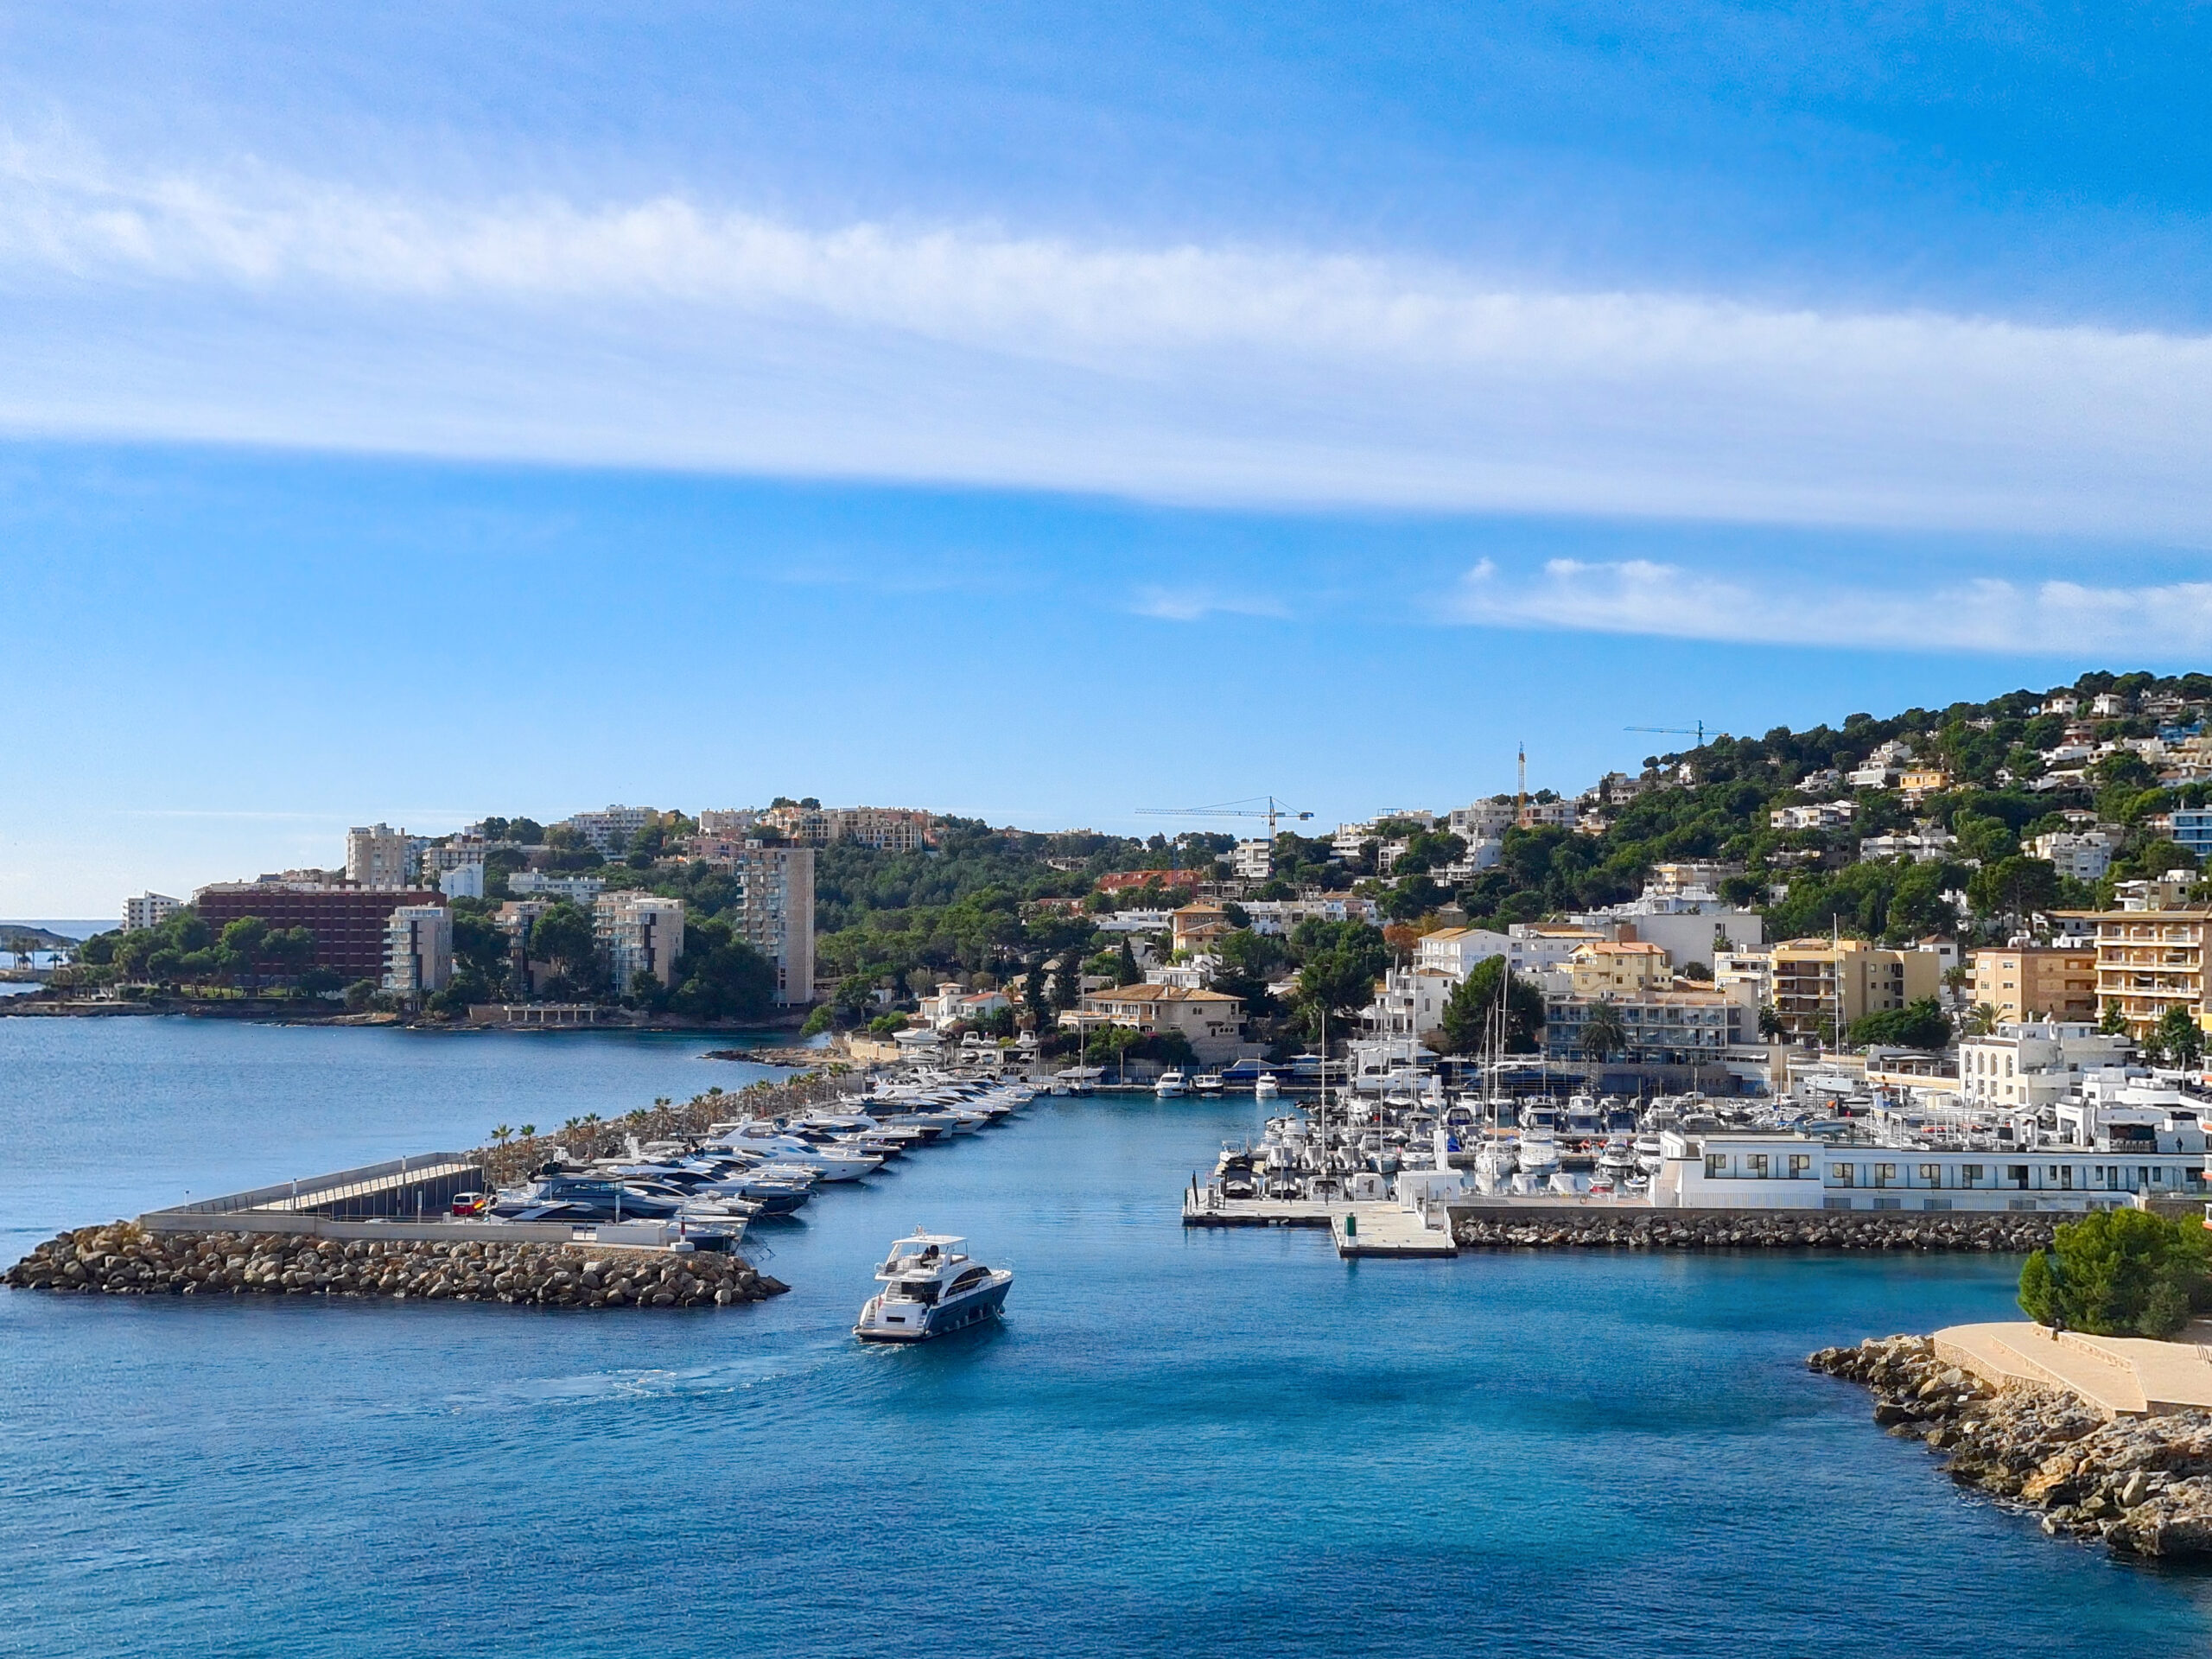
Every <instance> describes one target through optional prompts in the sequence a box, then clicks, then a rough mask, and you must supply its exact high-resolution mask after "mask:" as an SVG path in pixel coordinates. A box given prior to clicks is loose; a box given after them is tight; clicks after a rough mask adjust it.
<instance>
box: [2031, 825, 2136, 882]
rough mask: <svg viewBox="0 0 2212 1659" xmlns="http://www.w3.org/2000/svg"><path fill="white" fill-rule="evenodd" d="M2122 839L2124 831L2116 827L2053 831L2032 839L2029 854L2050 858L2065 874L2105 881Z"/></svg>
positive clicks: (2079, 878) (2058, 869) (2080, 878)
mask: <svg viewBox="0 0 2212 1659" xmlns="http://www.w3.org/2000/svg"><path fill="white" fill-rule="evenodd" d="M2119 850H2120V832H2119V831H2118V830H2114V829H2088V830H2082V831H2078V832H2076V831H2070V830H2064V829H2053V830H2050V831H2049V832H2047V833H2045V834H2044V835H2040V836H2035V837H2034V838H2032V839H2031V841H2030V842H2028V855H2029V856H2030V857H2031V858H2041V859H2046V860H2048V861H2050V863H2051V864H2052V865H2053V866H2055V867H2056V869H2057V871H2058V873H2059V874H2061V875H2070V876H2072V877H2073V878H2074V879H2075V880H2076V881H2101V880H2103V879H2104V876H2105V873H2106V872H2107V870H2109V869H2111V868H2112V861H2113V854H2115V853H2117V852H2118V851H2119Z"/></svg>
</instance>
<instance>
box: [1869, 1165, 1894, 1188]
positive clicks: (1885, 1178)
mask: <svg viewBox="0 0 2212 1659" xmlns="http://www.w3.org/2000/svg"><path fill="white" fill-rule="evenodd" d="M1895 1179H1897V1166H1896V1165H1895V1164H1877V1165H1875V1166H1874V1185H1877V1186H1887V1185H1889V1184H1890V1183H1891V1181H1894V1180H1895Z"/></svg>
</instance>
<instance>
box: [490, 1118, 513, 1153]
mask: <svg viewBox="0 0 2212 1659" xmlns="http://www.w3.org/2000/svg"><path fill="white" fill-rule="evenodd" d="M513 1135H514V1131H513V1130H512V1128H508V1127H507V1125H505V1123H502V1124H500V1125H499V1127H498V1128H495V1129H493V1131H492V1139H493V1141H496V1142H497V1143H498V1144H499V1145H500V1146H503V1147H504V1146H505V1145H506V1144H507V1142H508V1141H509V1140H511V1139H512V1137H513Z"/></svg>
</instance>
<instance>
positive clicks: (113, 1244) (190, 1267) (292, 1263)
mask: <svg viewBox="0 0 2212 1659" xmlns="http://www.w3.org/2000/svg"><path fill="white" fill-rule="evenodd" d="M0 1283H4V1284H7V1285H10V1286H12V1287H15V1288H16V1289H19V1290H46V1291H55V1292H73V1293H77V1294H92V1293H99V1294H105V1295H110V1296H238V1295H263V1296H350V1297H367V1296H386V1297H391V1298H392V1299H394V1300H405V1299H408V1298H410V1297H412V1298H416V1299H419V1300H423V1301H432V1302H435V1301H456V1302H507V1303H531V1304H534V1305H537V1306H547V1307H730V1306H737V1305H739V1304H741V1303H746V1302H758V1301H761V1300H766V1298H768V1297H770V1296H774V1295H778V1294H781V1293H782V1292H783V1291H785V1290H786V1289H787V1288H789V1287H787V1286H785V1285H783V1284H781V1283H779V1282H778V1281H776V1280H773V1279H771V1278H768V1277H767V1276H766V1275H765V1274H761V1273H760V1272H758V1271H756V1270H755V1269H754V1268H753V1264H752V1263H751V1262H747V1261H746V1260H745V1259H744V1258H743V1257H742V1256H737V1255H721V1254H718V1253H715V1252H710V1251H703V1250H702V1251H696V1252H687V1253H685V1254H682V1255H675V1254H669V1253H664V1252H662V1251H658V1250H626V1249H580V1248H578V1247H576V1246H575V1245H570V1244H537V1243H520V1242H518V1243H505V1242H496V1241H493V1242H480V1241H476V1240H468V1241H466V1242H460V1241H456V1242H453V1243H443V1242H441V1243H416V1242H413V1241H402V1240H392V1241H385V1240H381V1239H378V1240H361V1239H346V1240H340V1239H331V1238H314V1237H310V1236H294V1235H284V1234H270V1233H221V1232H207V1233H153V1232H149V1231H148V1230H146V1229H144V1228H143V1227H141V1226H139V1225H138V1224H137V1223H135V1222H125V1221H119V1222H117V1223H115V1224H112V1225H111V1226H106V1227H83V1228H79V1229H78V1230H76V1231H74V1232H67V1233H63V1234H61V1235H60V1236H59V1237H56V1238H52V1239H49V1240H48V1241H47V1242H46V1243H43V1244H41V1245H40V1246H39V1247H38V1248H37V1249H35V1250H33V1251H32V1252H31V1253H30V1255H27V1256H25V1257H24V1258H23V1259H22V1261H20V1262H16V1265H15V1266H14V1267H12V1268H9V1269H8V1271H7V1272H6V1274H0Z"/></svg>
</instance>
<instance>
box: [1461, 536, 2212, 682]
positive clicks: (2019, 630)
mask: <svg viewBox="0 0 2212 1659" xmlns="http://www.w3.org/2000/svg"><path fill="white" fill-rule="evenodd" d="M1450 608H1451V612H1452V614H1453V615H1454V616H1456V617H1457V618H1458V619H1459V620H1461V621H1465V622H1471V623H1486V624H1491V625H1493V626H1508V627H1533V628H1558V629H1565V630H1573V631H1578V632H1599V633H1625V634H1644V635H1656V636H1662V637H1667V638H1673V639H1726V640H1736V641H1744V642H1749V643H1765V644H1789V645H1829V646H1838V647H1842V648H1845V649H1855V650H1883V651H1887V650H1908V651H1966V652H2009V653H2031V654H2050V655H2054V656H2058V655H2063V656H2094V655H2096V654H2098V653H2101V652H2103V653H2118V654H2119V655H2120V656H2124V657H2126V658H2127V659H2128V660H2129V661H2136V660H2146V661H2158V660H2171V659H2172V658H2176V657H2183V656H2190V655H2201V654H2202V653H2203V652H2206V651H2208V650H2212V582H2170V583H2165V584H2162V585H2156V586H2147V587H2140V588H2092V587H2087V586H2084V585H2083V584H2082V583H2079V582H2033V583H2019V582H2006V581H2003V580H2001V579H1999V578H1995V577H1986V578H1981V579H1978V580H1975V581H1971V582H1961V583H1956V584H1953V585H1949V586H1942V587H1934V588H1922V587H1916V586H1915V585H1914V581H1913V577H1912V576H1911V575H1910V573H1906V574H1904V575H1901V576H1900V577H1899V578H1898V579H1897V581H1896V582H1893V583H1892V584H1891V585H1890V586H1889V587H1888V588H1882V589H1877V588H1872V587H1867V586H1847V585H1839V584H1826V585H1816V584H1813V583H1809V582H1802V581H1793V580H1790V579H1789V578H1786V577H1779V578H1763V579H1743V578H1728V577H1720V576H1714V575H1700V574H1699V573H1697V572H1694V571H1691V570H1687V569H1683V568H1682V567H1681V566H1679V565H1674V564H1662V563H1655V562H1652V561H1649V560H1643V559H1626V560H1621V561H1618V562H1616V563H1583V562H1581V561H1579V560H1573V559H1554V560H1552V561H1551V562H1550V563H1547V564H1546V565H1545V566H1544V567H1543V569H1541V572H1539V573H1537V574H1535V575H1530V576H1525V577H1515V576H1511V575H1506V574H1504V573H1503V572H1501V571H1500V569H1498V567H1497V564H1496V563H1494V562H1493V561H1491V560H1489V559H1484V561H1482V562H1481V563H1479V564H1478V565H1476V566H1475V568H1474V569H1472V570H1471V571H1470V572H1469V573H1468V575H1467V576H1466V577H1465V580H1464V582H1462V583H1461V585H1460V587H1459V591H1458V593H1457V594H1454V595H1453V599H1452V605H1451V607H1450Z"/></svg>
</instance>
